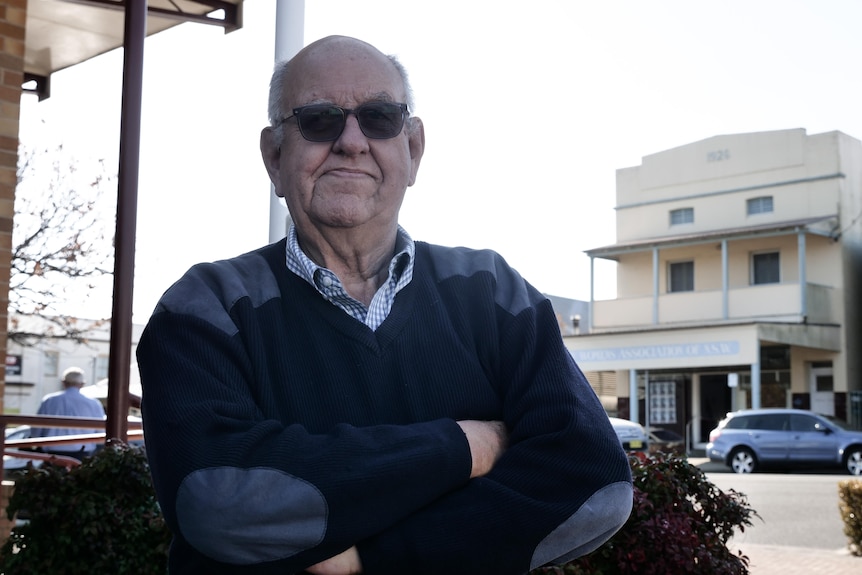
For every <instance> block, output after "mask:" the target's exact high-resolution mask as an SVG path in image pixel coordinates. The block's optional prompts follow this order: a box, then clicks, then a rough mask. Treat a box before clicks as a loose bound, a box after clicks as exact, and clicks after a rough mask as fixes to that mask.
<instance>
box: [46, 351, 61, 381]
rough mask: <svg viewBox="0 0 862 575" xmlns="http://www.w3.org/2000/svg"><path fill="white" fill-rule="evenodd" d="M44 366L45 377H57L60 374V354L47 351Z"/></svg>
mask: <svg viewBox="0 0 862 575" xmlns="http://www.w3.org/2000/svg"><path fill="white" fill-rule="evenodd" d="M42 365H43V370H42V375H44V376H45V377H57V374H58V373H59V372H60V352H57V351H46V352H45V357H44V363H43V364H42Z"/></svg>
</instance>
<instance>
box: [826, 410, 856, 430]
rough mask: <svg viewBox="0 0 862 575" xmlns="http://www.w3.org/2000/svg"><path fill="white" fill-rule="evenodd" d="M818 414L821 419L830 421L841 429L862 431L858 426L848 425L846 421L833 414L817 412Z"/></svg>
mask: <svg viewBox="0 0 862 575" xmlns="http://www.w3.org/2000/svg"><path fill="white" fill-rule="evenodd" d="M818 415H819V416H820V417H822V418H823V419H826V420H828V421H829V423H831V424H832V425H834V426H835V427H839V428H841V429H843V430H844V431H862V430H860V429H859V428H858V427H856V426H853V425H850V424H849V423H847V422H846V421H844V420H843V419H838V418H837V417H835V416H834V415H824V414H822V413H818Z"/></svg>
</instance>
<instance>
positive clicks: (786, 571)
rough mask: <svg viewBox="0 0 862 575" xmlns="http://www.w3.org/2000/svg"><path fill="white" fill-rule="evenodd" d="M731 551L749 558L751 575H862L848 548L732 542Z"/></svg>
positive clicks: (701, 462)
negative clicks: (736, 543)
mask: <svg viewBox="0 0 862 575" xmlns="http://www.w3.org/2000/svg"><path fill="white" fill-rule="evenodd" d="M689 462H690V463H691V464H692V465H697V466H698V467H700V468H701V469H703V470H704V471H709V470H710V469H711V468H713V469H715V468H717V467H713V466H718V467H723V466H721V465H719V464H717V463H711V462H710V461H709V459H706V458H703V459H701V458H693V457H690V458H689ZM731 548H733V549H734V550H739V551H741V552H742V554H743V555H746V556H748V558H749V564H748V566H749V572H750V573H751V575H862V557H855V556H853V555H851V554H850V551H849V550H848V549H847V548H846V547H844V548H840V549H818V548H814V547H789V546H785V545H761V544H757V543H740V544H739V545H733V543H732V542H731Z"/></svg>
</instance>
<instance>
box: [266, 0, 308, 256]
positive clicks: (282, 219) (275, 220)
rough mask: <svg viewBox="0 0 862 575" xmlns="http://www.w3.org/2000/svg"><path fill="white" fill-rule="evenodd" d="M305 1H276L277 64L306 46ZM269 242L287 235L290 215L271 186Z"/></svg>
mask: <svg viewBox="0 0 862 575" xmlns="http://www.w3.org/2000/svg"><path fill="white" fill-rule="evenodd" d="M304 35H305V0H276V5H275V62H276V63H278V62H281V61H283V60H288V59H290V58H292V57H293V56H294V54H296V53H297V52H299V51H300V50H301V49H302V47H303V45H304V42H305V40H304ZM270 191H271V192H272V193H271V194H270V200H269V241H270V242H277V241H278V240H280V239H281V238H283V237H284V236H285V235H286V234H287V228H288V227H289V226H290V214H289V213H288V211H287V206H286V205H285V203H284V200H283V199H282V198H279V197H278V196H276V195H275V192H274V191H272V186H270Z"/></svg>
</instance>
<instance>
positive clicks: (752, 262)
mask: <svg viewBox="0 0 862 575" xmlns="http://www.w3.org/2000/svg"><path fill="white" fill-rule="evenodd" d="M763 256H775V262H776V263H775V266H776V267H775V274H776V279H775V280H774V281H757V280H758V273H757V270H758V266H757V259H758V258H760V257H763ZM780 283H781V250H763V251H758V252H752V253H751V257H750V258H749V284H750V285H753V286H755V285H770V284H780Z"/></svg>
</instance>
